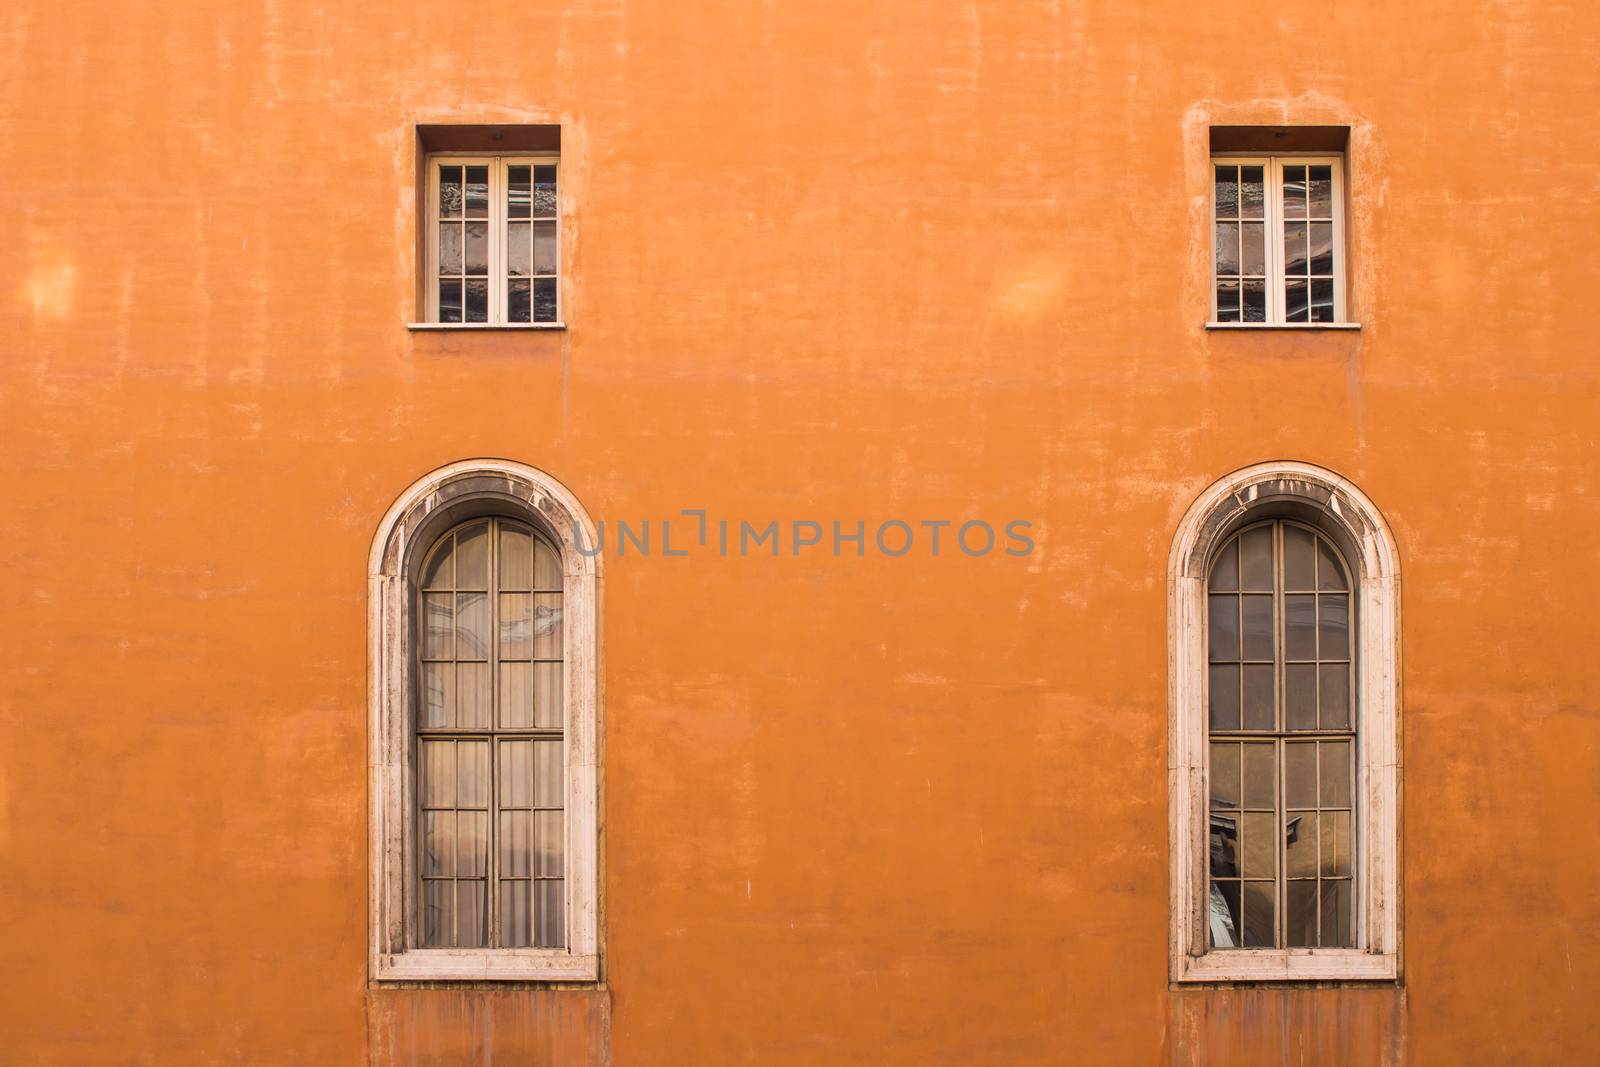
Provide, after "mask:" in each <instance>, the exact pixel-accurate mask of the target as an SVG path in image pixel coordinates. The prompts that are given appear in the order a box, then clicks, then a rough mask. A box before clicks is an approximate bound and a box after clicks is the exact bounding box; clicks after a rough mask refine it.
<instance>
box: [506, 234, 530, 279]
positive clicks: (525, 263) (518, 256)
mask: <svg viewBox="0 0 1600 1067" xmlns="http://www.w3.org/2000/svg"><path fill="white" fill-rule="evenodd" d="M528 225H529V224H528V223H526V222H511V223H507V224H506V273H507V274H514V275H518V276H526V275H527V274H529V273H531V270H530V268H532V266H533V243H532V239H531V238H530V236H529V233H528Z"/></svg>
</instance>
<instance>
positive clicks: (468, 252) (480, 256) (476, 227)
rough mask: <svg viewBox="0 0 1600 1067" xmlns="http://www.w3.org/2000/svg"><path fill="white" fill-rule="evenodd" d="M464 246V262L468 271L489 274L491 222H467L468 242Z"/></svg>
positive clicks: (469, 272)
mask: <svg viewBox="0 0 1600 1067" xmlns="http://www.w3.org/2000/svg"><path fill="white" fill-rule="evenodd" d="M463 247H464V252H463V254H462V262H463V263H464V264H465V265H466V273H468V274H488V273H489V224H488V223H487V222H469V223H467V226H466V242H465V244H464V246H463Z"/></svg>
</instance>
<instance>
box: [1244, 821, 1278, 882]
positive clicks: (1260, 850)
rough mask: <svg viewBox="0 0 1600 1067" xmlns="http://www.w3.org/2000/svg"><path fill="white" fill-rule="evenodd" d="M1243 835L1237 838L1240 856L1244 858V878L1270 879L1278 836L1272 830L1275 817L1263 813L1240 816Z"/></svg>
mask: <svg viewBox="0 0 1600 1067" xmlns="http://www.w3.org/2000/svg"><path fill="white" fill-rule="evenodd" d="M1240 821H1241V822H1242V823H1243V833H1241V834H1240V835H1239V836H1240V837H1241V838H1242V840H1241V841H1240V842H1239V847H1240V854H1241V855H1242V856H1243V857H1244V867H1243V873H1244V876H1245V877H1246V878H1271V877H1273V876H1274V874H1275V871H1274V870H1273V867H1274V865H1275V864H1276V862H1277V855H1278V835H1277V833H1276V832H1275V831H1274V830H1273V824H1274V823H1276V822H1277V816H1276V815H1268V814H1266V813H1265V812H1259V813H1256V812H1247V813H1246V814H1244V815H1242V816H1240Z"/></svg>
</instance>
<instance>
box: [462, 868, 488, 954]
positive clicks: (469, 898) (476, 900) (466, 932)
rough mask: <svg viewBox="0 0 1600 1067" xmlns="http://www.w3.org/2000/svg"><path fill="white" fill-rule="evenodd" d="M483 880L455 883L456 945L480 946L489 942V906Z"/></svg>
mask: <svg viewBox="0 0 1600 1067" xmlns="http://www.w3.org/2000/svg"><path fill="white" fill-rule="evenodd" d="M488 884H489V883H488V882H485V881H472V882H457V883H456V947H457V948H482V947H483V946H484V945H486V944H488V943H489V908H488V906H487V905H488V901H486V900H485V899H484V889H485V887H486V886H488Z"/></svg>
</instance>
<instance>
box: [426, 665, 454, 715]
mask: <svg viewBox="0 0 1600 1067" xmlns="http://www.w3.org/2000/svg"><path fill="white" fill-rule="evenodd" d="M455 680H456V676H455V667H454V666H453V665H451V664H449V663H424V664H423V665H422V710H421V725H422V728H423V729H424V730H428V729H437V728H439V727H449V726H454V725H455Z"/></svg>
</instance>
